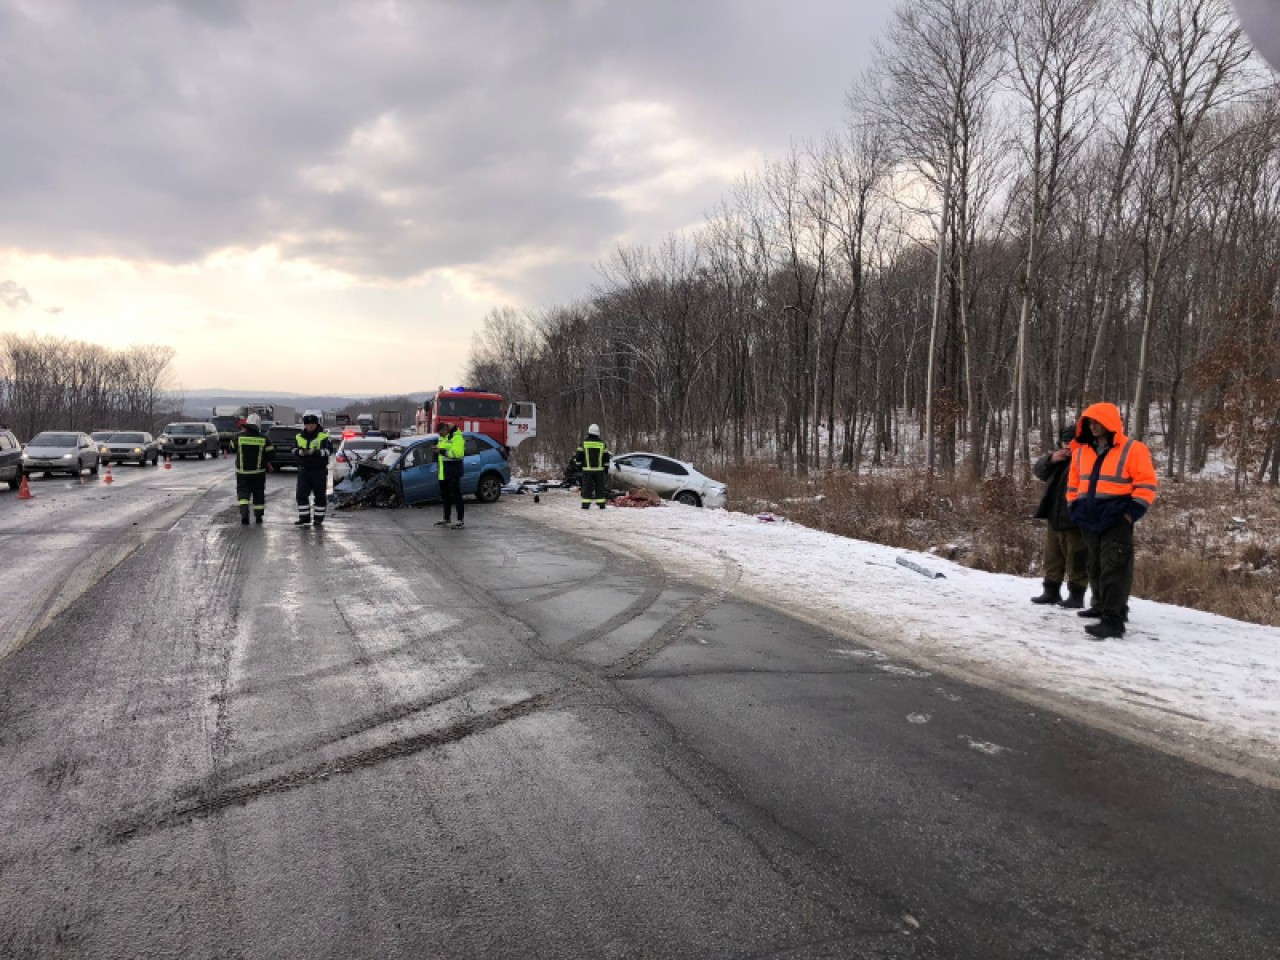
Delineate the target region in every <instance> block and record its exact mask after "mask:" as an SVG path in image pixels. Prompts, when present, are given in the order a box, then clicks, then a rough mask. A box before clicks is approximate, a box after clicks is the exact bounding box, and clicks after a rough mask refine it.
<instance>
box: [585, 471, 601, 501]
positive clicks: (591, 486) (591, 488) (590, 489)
mask: <svg viewBox="0 0 1280 960" xmlns="http://www.w3.org/2000/svg"><path fill="white" fill-rule="evenodd" d="M606 499H607V498H606V495H605V482H604V471H603V470H583V471H582V505H583V506H584V507H590V506H591V504H593V503H594V504H596V505H597V506H601V507H603V506H604V504H605V500H606Z"/></svg>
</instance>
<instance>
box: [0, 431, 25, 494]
mask: <svg viewBox="0 0 1280 960" xmlns="http://www.w3.org/2000/svg"><path fill="white" fill-rule="evenodd" d="M0 483H8V484H9V489H10V490H17V489H18V488H19V487H20V486H22V444H20V443H19V442H18V438H17V437H15V436H14V435H13V431H11V430H5V429H4V428H2V427H0Z"/></svg>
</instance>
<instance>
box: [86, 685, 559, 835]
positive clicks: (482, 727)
mask: <svg viewBox="0 0 1280 960" xmlns="http://www.w3.org/2000/svg"><path fill="white" fill-rule="evenodd" d="M562 696H563V691H560V690H555V691H550V692H548V693H542V694H538V695H536V696H532V697H527V698H525V699H523V700H518V701H516V702H515V703H511V704H507V705H506V706H503V707H499V708H498V709H496V710H491V711H489V712H487V713H482V714H478V715H476V716H473V717H470V718H468V719H466V720H462V721H459V722H458V723H454V724H450V725H449V726H447V727H442V728H440V729H438V730H431V731H429V732H427V733H420V734H415V735H413V736H409V737H403V738H401V739H398V740H392V741H390V742H388V743H384V744H380V745H379V746H376V747H371V748H369V749H367V750H360V751H357V752H355V753H352V754H349V755H347V756H344V757H338V758H336V759H333V760H328V761H325V762H323V763H317V764H314V765H312V766H310V767H307V768H305V769H303V770H299V771H296V772H294V773H289V774H283V775H280V776H276V777H268V778H266V779H263V780H258V781H256V782H254V783H248V784H243V785H240V786H234V787H215V788H214V789H213V790H212V791H210V792H209V793H207V794H206V795H205V796H204V797H202V798H201V799H200V800H198V801H195V802H192V803H187V804H183V805H180V806H178V807H177V808H176V809H174V810H172V811H170V812H169V813H167V814H164V815H162V816H160V817H157V818H154V819H150V820H141V821H134V822H122V823H117V824H115V825H114V826H112V827H110V828H109V831H108V832H109V836H110V838H111V839H112V840H114V841H115V842H124V841H126V840H129V839H132V838H134V837H137V836H142V835H146V834H150V833H155V832H157V831H160V830H166V829H171V828H173V827H177V826H181V825H183V824H185V823H189V822H191V821H192V820H197V819H201V818H203V817H208V816H212V815H213V814H216V813H219V812H221V811H223V810H226V809H227V808H229V807H235V806H243V805H244V804H247V803H249V802H251V801H253V800H257V799H260V798H262V797H269V796H273V795H277V794H283V793H288V792H291V791H293V790H297V789H299V788H301V787H305V786H308V785H310V784H313V783H319V782H322V781H324V780H327V779H328V778H329V777H334V776H339V775H342V774H346V773H352V772H355V771H359V770H364V769H367V768H369V767H373V766H377V765H379V764H381V763H384V762H386V761H388V760H396V759H399V758H401V757H408V756H412V755H413V754H416V753H421V752H423V751H426V750H431V749H434V748H436V747H440V746H444V745H446V744H450V743H457V742H458V741H460V740H463V739H466V738H467V737H471V736H474V735H476V734H479V733H484V732H486V731H489V730H493V729H495V728H497V727H500V726H502V725H503V724H506V723H509V722H510V721H512V720H517V719H519V718H521V717H526V716H529V715H530V714H532V713H536V712H537V711H539V710H543V709H545V708H546V707H548V706H551V705H552V704H554V703H555V702H556V701H557V700H559V699H560V698H561V697H562Z"/></svg>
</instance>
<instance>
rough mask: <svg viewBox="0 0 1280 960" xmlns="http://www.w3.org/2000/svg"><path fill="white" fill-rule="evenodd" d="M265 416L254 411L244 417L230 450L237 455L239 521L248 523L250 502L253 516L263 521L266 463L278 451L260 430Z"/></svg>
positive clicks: (232, 440) (265, 499) (265, 500)
mask: <svg viewBox="0 0 1280 960" xmlns="http://www.w3.org/2000/svg"><path fill="white" fill-rule="evenodd" d="M261 424H262V418H261V417H259V416H258V415H257V414H256V413H251V414H249V416H248V417H247V418H246V419H245V422H244V426H243V427H241V428H240V432H239V433H238V434H236V435H235V436H234V437H233V438H232V439H231V453H232V455H233V456H234V457H235V458H236V503H237V504H238V505H239V507H240V522H241V523H248V522H249V505H250V503H251V502H252V504H253V519H254V520H256V521H257V522H258V523H261V522H262V517H263V514H265V513H266V512H267V463H268V461H270V459H271V454H272V453H274V452H275V449H276V448H275V447H273V446H272V445H271V444H270V442H268V440H267V438H266V437H264V436H263V435H262V430H261V429H259V428H260V426H261Z"/></svg>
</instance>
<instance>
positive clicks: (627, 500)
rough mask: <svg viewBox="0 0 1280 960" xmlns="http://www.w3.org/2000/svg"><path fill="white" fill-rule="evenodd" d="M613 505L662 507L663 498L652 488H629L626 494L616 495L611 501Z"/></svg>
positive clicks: (610, 504) (610, 503)
mask: <svg viewBox="0 0 1280 960" xmlns="http://www.w3.org/2000/svg"><path fill="white" fill-rule="evenodd" d="M609 506H611V507H660V506H662V498H661V497H660V496H658V495H657V494H656V493H654V492H653V491H652V490H646V489H644V488H642V487H640V488H637V489H635V490H628V491H627V492H626V493H625V494H621V495H619V496H616V497H614V498H613V499H612V500H610V501H609Z"/></svg>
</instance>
